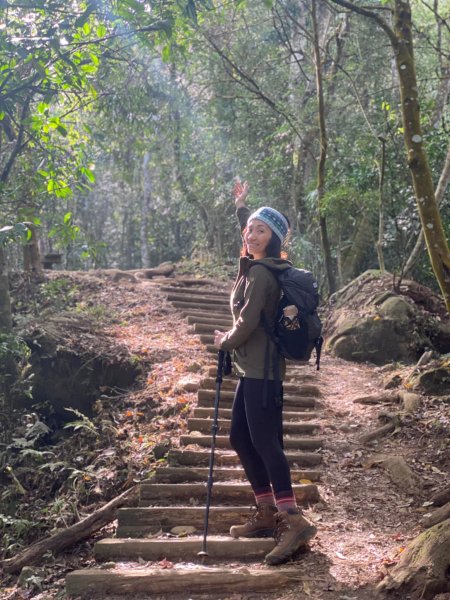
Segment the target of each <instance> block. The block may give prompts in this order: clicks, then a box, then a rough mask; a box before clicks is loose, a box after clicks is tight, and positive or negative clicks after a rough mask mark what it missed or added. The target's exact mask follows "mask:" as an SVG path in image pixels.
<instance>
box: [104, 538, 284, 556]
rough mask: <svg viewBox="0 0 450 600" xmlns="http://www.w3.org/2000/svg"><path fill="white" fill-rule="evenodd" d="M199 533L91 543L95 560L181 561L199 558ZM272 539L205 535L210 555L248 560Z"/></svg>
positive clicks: (263, 550)
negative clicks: (184, 535) (178, 536)
mask: <svg viewBox="0 0 450 600" xmlns="http://www.w3.org/2000/svg"><path fill="white" fill-rule="evenodd" d="M202 541H203V540H202V536H201V535H198V536H192V537H186V538H157V539H146V538H143V539H134V538H106V539H104V540H100V541H99V542H97V543H96V544H95V545H94V557H95V559H96V560H99V561H104V560H123V559H125V560H137V559H139V558H140V559H143V560H162V559H164V558H165V559H167V560H184V561H186V562H188V561H189V562H191V561H199V562H200V561H201V558H199V557H198V556H197V553H198V552H200V550H201V549H202ZM274 545H275V541H274V540H273V538H254V539H249V538H240V539H234V538H232V537H230V536H225V535H224V536H208V554H209V557H210V558H223V559H227V558H231V559H234V560H236V559H237V558H239V560H249V559H255V558H260V557H261V556H264V555H265V554H266V553H267V552H270V550H271V549H272V548H273V547H274Z"/></svg>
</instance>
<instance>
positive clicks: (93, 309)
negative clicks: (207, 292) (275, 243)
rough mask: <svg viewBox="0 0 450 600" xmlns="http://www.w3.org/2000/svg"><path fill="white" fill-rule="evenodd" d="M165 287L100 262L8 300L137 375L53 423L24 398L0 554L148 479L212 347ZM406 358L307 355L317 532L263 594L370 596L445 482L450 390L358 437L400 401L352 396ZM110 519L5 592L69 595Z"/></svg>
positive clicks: (384, 382)
mask: <svg viewBox="0 0 450 600" xmlns="http://www.w3.org/2000/svg"><path fill="white" fill-rule="evenodd" d="M160 285H161V281H150V280H143V281H139V282H130V281H126V280H119V281H117V282H112V281H111V279H110V278H108V277H104V276H102V275H101V274H99V273H97V274H95V273H90V274H83V273H69V272H66V273H52V274H51V275H50V276H49V277H48V279H47V283H46V284H44V286H43V287H41V288H40V289H39V290H34V291H30V292H29V295H28V297H27V299H28V301H27V303H26V304H24V303H22V305H20V306H19V305H18V304H17V300H16V317H17V318H18V319H24V320H25V319H26V315H27V314H29V311H30V305H31V304H32V303H34V304H33V306H34V312H35V315H34V317H33V320H34V321H36V323H37V322H40V321H44V322H45V321H48V320H49V318H50V316H52V317H54V319H55V320H54V323H57V322H58V317H62V316H65V319H62V320H61V323H62V325H61V327H63V328H64V329H63V331H62V332H60V333H62V336H63V337H64V339H65V344H66V348H65V349H66V350H69V348H71V349H72V351H73V352H74V353H75V354H77V353H78V354H80V353H81V354H82V355H83V356H84V357H87V356H88V355H89V356H91V357H92V356H99V355H100V354H104V353H105V347H108V356H114V355H115V354H120V355H121V356H122V357H126V360H128V361H129V362H130V363H131V364H132V365H133V366H134V367H135V368H136V372H137V373H138V375H137V376H136V378H135V381H134V383H133V385H130V386H129V388H128V389H125V388H124V389H119V388H117V387H108V386H103V385H100V386H99V389H98V390H97V398H96V400H95V402H94V403H93V406H92V412H91V413H90V414H85V413H83V412H82V411H80V410H79V409H77V408H72V409H71V411H70V412H69V416H68V417H66V419H65V420H64V421H62V420H61V417H60V416H59V415H57V414H56V415H55V414H54V413H52V411H50V410H49V408H48V407H42V406H41V407H39V410H38V411H36V410H33V409H31V408H23V409H21V410H19V411H17V413H16V414H15V415H14V419H13V420H10V421H9V422H10V423H11V426H12V431H10V432H9V433H10V439H9V440H8V443H7V444H6V443H4V444H3V446H2V447H1V448H0V460H1V465H0V466H1V474H0V483H1V485H2V489H1V492H0V535H1V536H2V544H1V556H0V558H1V559H5V558H11V557H13V556H15V555H16V554H18V553H20V551H21V550H22V549H23V548H25V547H26V546H27V545H29V544H31V543H33V542H34V541H36V540H38V539H41V538H43V537H45V536H49V535H51V534H52V533H54V532H55V531H57V530H60V529H63V528H66V527H68V526H70V525H72V524H73V523H75V522H77V521H78V520H80V519H81V518H83V517H84V516H86V515H89V514H90V513H92V512H93V511H94V510H96V509H97V508H98V507H100V506H101V505H103V504H104V503H105V502H107V501H109V500H111V499H112V498H114V497H115V496H117V495H118V494H120V493H122V492H123V491H125V490H126V489H129V488H130V487H132V486H133V485H136V484H137V483H139V482H141V481H144V480H146V479H149V478H150V477H151V476H152V473H153V471H154V469H155V468H156V467H157V466H158V465H162V464H165V458H164V457H165V455H166V453H167V450H168V449H169V448H171V447H176V446H177V445H178V438H179V436H180V434H181V433H183V432H185V431H186V421H187V416H188V415H189V412H190V409H191V407H192V406H194V404H195V401H196V393H195V391H196V387H197V385H198V383H199V380H200V378H201V377H202V375H204V373H205V371H206V369H207V367H208V366H210V365H211V364H214V357H212V356H211V355H208V353H207V352H206V351H205V349H204V347H203V346H202V344H201V343H200V341H199V340H198V339H197V338H196V337H195V336H192V335H190V334H189V331H188V326H187V324H186V322H185V321H184V320H183V318H182V317H181V315H180V314H179V313H178V312H177V311H176V310H175V309H174V308H173V307H172V306H171V305H168V304H167V301H166V300H165V296H164V294H163V293H162V292H161V291H160V289H159V287H160ZM220 285H222V284H220ZM227 286H228V283H227V282H223V287H224V288H226V287H227ZM68 312H69V313H70V314H71V315H72V317H73V315H78V320H79V322H81V323H83V324H84V325H83V327H81V328H80V326H79V322H78V323H77V326H75V325H74V326H73V329H71V327H72V325H71V323H74V322H75V323H76V321H77V319H74V320H72V321H71V320H70V319H69V320H68V319H67V313H68ZM58 343H59V344H61V343H62V342H61V339H59V340H58ZM83 353H84V354H83ZM413 368H414V367H412V366H409V367H406V366H402V365H398V364H396V365H388V366H385V367H381V368H380V367H375V366H373V365H370V364H356V363H349V362H346V361H343V360H340V359H336V358H333V357H331V356H327V355H325V357H324V358H323V361H322V367H321V371H320V372H319V373H316V372H315V371H314V369H313V367H312V366H311V375H312V376H314V378H315V379H316V380H317V384H318V385H319V387H320V389H321V392H322V398H321V400H320V405H319V411H320V419H319V421H320V426H321V435H322V436H323V437H324V438H325V440H326V444H325V449H324V450H323V459H324V462H323V473H324V474H323V478H322V481H321V483H320V495H321V500H320V502H319V503H318V504H316V505H314V506H311V507H310V508H309V509H308V510H307V511H306V513H307V515H308V517H309V518H310V519H311V520H313V521H314V522H315V523H316V524H317V526H318V529H319V534H318V536H317V538H316V539H315V540H314V541H313V543H312V544H311V552H307V553H305V554H303V555H302V556H301V557H300V558H299V561H301V565H300V566H301V569H302V573H303V574H304V575H306V578H305V579H304V580H303V581H302V583H301V586H302V589H301V590H299V589H298V587H297V590H296V591H292V590H286V592H285V593H284V592H283V594H282V595H280V594H277V595H272V596H270V595H267V598H273V599H275V598H278V599H280V598H283V599H285V600H288V599H290V598H300V597H302V598H303V597H304V598H313V599H321V598H329V599H330V600H338V599H340V600H350V599H351V600H356V599H358V600H362V599H364V598H370V597H371V594H372V591H371V590H372V589H373V587H374V586H375V585H376V583H377V582H379V581H380V580H381V579H383V577H384V576H385V575H386V573H387V572H388V571H389V569H390V568H391V567H392V566H393V565H395V564H396V563H397V562H398V561H399V558H400V557H401V555H402V553H403V552H404V550H405V547H406V546H407V544H408V542H409V541H410V540H412V539H413V538H414V537H416V536H417V535H418V534H419V533H420V532H421V531H422V519H423V518H424V517H425V516H426V515H427V513H428V512H429V498H430V497H431V496H432V494H433V493H434V492H436V491H438V490H439V489H441V488H442V487H444V485H445V484H446V483H447V485H448V472H449V469H450V446H449V424H450V419H449V410H448V409H449V405H448V398H447V403H446V402H444V401H442V399H439V398H438V397H431V396H428V397H422V398H421V400H422V401H421V404H420V406H418V407H417V408H416V410H415V411H413V412H410V413H408V414H406V413H404V414H401V418H400V420H399V421H398V422H397V426H396V427H395V429H394V430H393V431H392V432H391V433H390V434H389V435H387V436H385V437H382V438H379V439H375V440H374V441H372V442H369V443H364V442H362V441H361V435H363V434H365V433H367V432H368V431H371V430H374V429H376V428H377V427H379V424H380V418H382V417H380V413H389V412H392V411H398V406H397V405H396V401H395V400H394V399H392V402H390V403H389V401H387V402H386V401H384V403H383V404H382V405H381V406H380V405H379V404H364V403H360V402H357V401H356V402H355V400H357V399H358V398H361V396H371V395H372V396H373V395H374V394H380V393H381V394H385V392H386V387H390V386H392V382H393V381H395V376H396V375H398V374H399V373H402V374H405V373H408V372H412V370H413ZM385 395H386V394H385ZM393 398H394V397H393ZM6 433H7V432H2V434H4V435H6ZM380 455H390V456H399V457H402V458H403V459H404V460H405V462H406V463H407V465H408V466H409V467H410V469H411V470H412V471H413V473H414V474H415V475H416V476H417V481H420V485H417V487H416V489H411V488H406V487H403V488H402V486H401V485H398V483H397V484H395V483H393V482H392V480H391V478H390V476H389V472H388V471H387V470H386V469H384V468H382V461H380V460H379V457H380ZM250 502H251V499H249V503H250ZM114 531H115V523H110V524H109V525H108V526H106V527H105V528H103V529H102V530H101V531H99V532H97V533H96V534H95V535H93V536H92V537H91V538H90V539H87V540H84V541H83V542H81V543H78V544H76V545H75V546H74V547H72V548H69V549H67V550H66V551H65V552H62V553H59V554H56V555H53V554H51V553H49V554H48V555H46V556H43V557H42V562H41V564H39V565H37V566H36V568H33V570H32V571H31V575H30V572H29V573H28V576H27V578H26V581H25V580H24V579H22V580H21V579H20V578H19V581H18V580H17V577H15V576H12V575H7V574H6V573H4V574H3V577H2V584H1V586H2V587H1V588H0V597H1V598H5V599H6V598H8V599H9V600H13V599H14V600H19V599H25V598H26V599H28V598H34V599H39V600H44V599H50V598H55V599H56V598H64V597H65V595H64V577H65V574H66V573H67V572H69V571H71V570H73V569H76V568H83V567H87V566H92V565H93V564H94V560H93V558H92V556H93V555H92V547H93V544H94V543H95V541H97V540H98V539H100V538H102V537H110V536H111V535H113V534H114ZM299 591H301V592H302V593H303V596H299ZM295 594H296V595H295ZM229 597H230V598H234V596H233V595H231V596H229ZM259 597H261V598H262V596H261V595H260V596H259ZM264 597H265V596H264ZM227 598H228V596H227ZM239 598H244V596H241V595H239Z"/></svg>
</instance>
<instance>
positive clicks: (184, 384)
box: [174, 375, 200, 393]
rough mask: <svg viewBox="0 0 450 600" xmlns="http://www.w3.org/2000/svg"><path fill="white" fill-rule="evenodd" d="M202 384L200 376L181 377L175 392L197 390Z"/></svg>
mask: <svg viewBox="0 0 450 600" xmlns="http://www.w3.org/2000/svg"><path fill="white" fill-rule="evenodd" d="M199 386H200V379H199V377H194V376H193V375H187V376H186V377H182V378H181V379H179V380H178V381H177V383H176V385H175V387H174V392H175V393H179V392H196V391H197V390H198V388H199Z"/></svg>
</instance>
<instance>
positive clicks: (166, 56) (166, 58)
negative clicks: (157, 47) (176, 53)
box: [161, 44, 171, 63]
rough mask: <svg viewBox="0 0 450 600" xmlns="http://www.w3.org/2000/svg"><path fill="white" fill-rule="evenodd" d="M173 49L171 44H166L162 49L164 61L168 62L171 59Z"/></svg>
mask: <svg viewBox="0 0 450 600" xmlns="http://www.w3.org/2000/svg"><path fill="white" fill-rule="evenodd" d="M170 55H171V49H170V44H166V45H165V46H164V47H163V49H162V51H161V58H162V60H163V62H165V63H167V62H169V60H170Z"/></svg>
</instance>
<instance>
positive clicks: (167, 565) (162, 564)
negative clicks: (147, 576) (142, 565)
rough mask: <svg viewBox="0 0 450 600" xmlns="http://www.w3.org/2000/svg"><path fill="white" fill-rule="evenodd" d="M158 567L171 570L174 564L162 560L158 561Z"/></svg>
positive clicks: (164, 559)
mask: <svg viewBox="0 0 450 600" xmlns="http://www.w3.org/2000/svg"><path fill="white" fill-rule="evenodd" d="M158 566H159V567H161V569H173V567H174V564H173V562H170V560H167V559H166V558H163V559H162V560H160V561H159V563H158Z"/></svg>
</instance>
